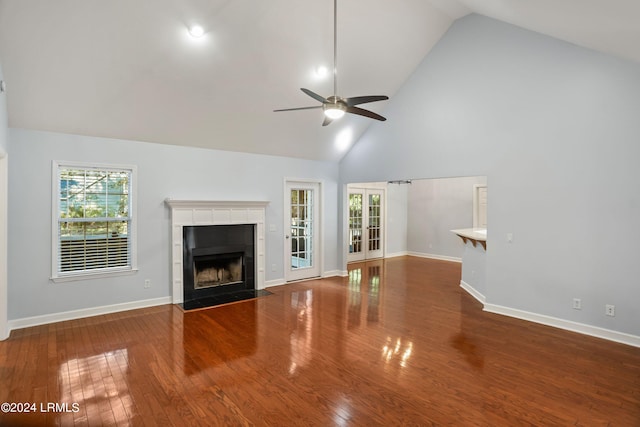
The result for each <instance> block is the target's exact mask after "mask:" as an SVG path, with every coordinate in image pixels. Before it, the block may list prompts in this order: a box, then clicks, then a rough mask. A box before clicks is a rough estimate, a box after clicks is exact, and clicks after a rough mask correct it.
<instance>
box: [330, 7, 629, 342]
mask: <svg viewBox="0 0 640 427" xmlns="http://www.w3.org/2000/svg"><path fill="white" fill-rule="evenodd" d="M383 114H384V115H385V116H386V117H387V118H388V121H387V122H385V123H374V124H373V125H372V126H371V128H370V129H369V131H368V132H367V133H366V134H365V135H363V137H362V138H361V139H360V140H359V141H358V143H357V144H356V145H355V146H354V147H353V148H352V150H351V151H350V152H349V153H348V154H347V156H346V157H345V158H344V159H343V161H342V162H341V165H340V173H341V181H342V183H348V182H366V181H384V180H389V179H402V178H416V177H426V178H428V177H447V176H471V175H485V176H487V178H488V182H489V183H490V186H491V188H490V197H489V205H488V218H489V234H488V242H487V244H488V248H487V283H486V293H485V295H486V297H487V302H488V303H490V304H495V305H500V306H505V307H510V308H515V309H520V310H524V311H527V312H531V313H538V314H544V315H548V316H552V317H556V318H560V319H565V320H571V321H575V322H579V323H583V324H587V325H593V326H598V327H602V328H605V329H609V330H614V331H619V332H625V333H629V334H633V335H640V310H638V308H637V301H640V282H639V281H638V272H637V265H638V259H640V243H639V242H640V227H638V218H640V191H639V190H638V184H639V183H640V168H638V166H637V163H638V159H640V120H639V119H638V118H639V117H640V65H639V64H636V63H631V62H627V61H624V60H621V59H617V58H614V57H610V56H606V55H603V54H600V53H597V52H594V51H591V50H588V49H583V48H580V47H577V46H574V45H571V44H569V43H565V42H562V41H559V40H556V39H553V38H550V37H547V36H543V35H540V34H537V33H533V32H530V31H527V30H523V29H520V28H517V27H514V26H511V25H508V24H505V23H501V22H499V21H495V20H492V19H489V18H486V17H482V16H479V15H470V16H467V17H465V18H462V19H460V20H458V21H456V22H455V23H454V24H453V25H452V27H451V28H450V29H449V31H448V32H447V33H446V34H445V35H444V36H443V38H442V39H441V41H440V42H439V43H438V45H437V46H436V47H435V48H434V49H433V50H432V51H431V53H430V54H429V55H428V56H427V57H426V58H425V60H424V61H423V62H422V64H421V65H420V66H419V67H418V68H417V70H416V71H415V73H414V75H413V76H412V77H411V78H410V79H409V80H408V81H407V83H406V84H405V85H404V86H403V88H402V89H401V90H400V91H399V92H398V93H397V94H396V95H395V96H394V97H393V98H392V99H391V100H390V101H389V103H388V104H387V106H386V107H385V110H384V111H383ZM507 233H513V243H507V241H506V235H507ZM574 297H577V298H581V299H582V306H583V309H582V310H580V311H578V310H573V309H572V308H571V307H572V298H574ZM605 304H615V305H616V316H615V317H607V316H605V314H604V313H605Z"/></svg>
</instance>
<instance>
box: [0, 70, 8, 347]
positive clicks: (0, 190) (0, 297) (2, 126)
mask: <svg viewBox="0 0 640 427" xmlns="http://www.w3.org/2000/svg"><path fill="white" fill-rule="evenodd" d="M3 79H4V77H3V74H2V66H0V80H3ZM7 123H8V115H7V95H6V93H0V340H3V339H5V338H8V336H9V330H8V328H7V192H8V183H7V181H8V180H7V178H8V177H7V170H8V164H9V160H8V156H7V151H8V145H9V138H8V136H7V133H8V124H7Z"/></svg>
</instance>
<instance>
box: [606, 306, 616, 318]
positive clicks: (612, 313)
mask: <svg viewBox="0 0 640 427" xmlns="http://www.w3.org/2000/svg"><path fill="white" fill-rule="evenodd" d="M604 308H605V313H607V316H615V315H616V306H615V305H612V304H607V305H605V306H604Z"/></svg>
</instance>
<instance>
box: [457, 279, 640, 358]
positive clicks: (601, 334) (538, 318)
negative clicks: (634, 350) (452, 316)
mask: <svg viewBox="0 0 640 427" xmlns="http://www.w3.org/2000/svg"><path fill="white" fill-rule="evenodd" d="M460 287H461V288H462V289H464V290H465V291H466V292H467V293H468V294H469V295H471V296H472V297H474V298H475V299H476V300H478V301H479V302H480V303H482V305H483V306H484V308H483V310H484V311H486V312H488V313H495V314H501V315H503V316H509V317H514V318H516V319H520V320H526V321H528V322H534V323H540V324H542V325H546V326H552V327H554V328H559V329H564V330H567V331H572V332H577V333H579V334H584V335H589V336H592V337H596V338H602V339H605V340H609V341H614V342H619V343H622V344H627V345H631V346H634V347H640V337H639V336H636V335H631V334H626V333H624V332H617V331H612V330H610V329H604V328H599V327H597V326H591V325H586V324H584V323H577V322H572V321H570V320H564V319H560V318H557V317H551V316H546V315H544V314H537V313H532V312H529V311H524V310H518V309H515V308H509V307H504V306H501V305H496V304H487V302H486V297H485V296H484V295H482V294H481V293H480V292H478V291H477V290H475V289H474V288H473V286H471V285H469V284H468V283H466V282H465V281H464V280H460Z"/></svg>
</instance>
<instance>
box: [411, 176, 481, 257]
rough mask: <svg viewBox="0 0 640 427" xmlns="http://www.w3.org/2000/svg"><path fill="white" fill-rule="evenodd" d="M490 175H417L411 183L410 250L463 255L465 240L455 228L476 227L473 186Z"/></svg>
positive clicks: (447, 255) (437, 254) (434, 253)
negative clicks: (433, 177) (437, 177)
mask: <svg viewBox="0 0 640 427" xmlns="http://www.w3.org/2000/svg"><path fill="white" fill-rule="evenodd" d="M486 183H487V179H486V177H457V178H440V179H414V180H413V181H412V182H411V185H410V186H409V199H408V205H409V210H408V228H409V230H410V233H409V234H408V236H409V239H408V242H407V247H408V250H409V252H412V253H415V254H421V255H434V256H440V257H444V258H455V259H460V258H462V253H463V251H464V244H463V243H462V240H461V239H460V238H459V237H458V236H456V235H455V234H453V233H452V232H451V230H454V229H459V228H471V227H473V186H474V185H476V184H478V185H480V184H482V185H486Z"/></svg>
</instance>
